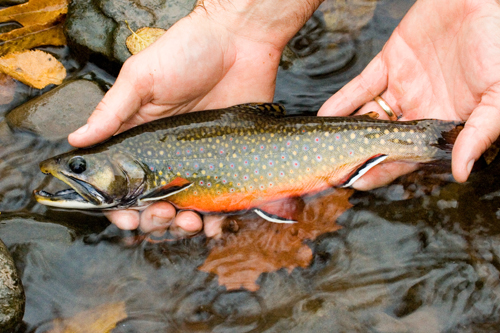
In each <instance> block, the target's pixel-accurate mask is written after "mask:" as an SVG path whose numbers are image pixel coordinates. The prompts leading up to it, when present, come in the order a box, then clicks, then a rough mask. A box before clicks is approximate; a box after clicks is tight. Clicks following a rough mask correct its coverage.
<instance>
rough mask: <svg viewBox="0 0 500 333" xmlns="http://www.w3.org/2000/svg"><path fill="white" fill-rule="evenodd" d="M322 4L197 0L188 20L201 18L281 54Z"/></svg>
mask: <svg viewBox="0 0 500 333" xmlns="http://www.w3.org/2000/svg"><path fill="white" fill-rule="evenodd" d="M322 1H323V0H285V1H279V2H277V1H276V0H199V1H198V5H197V6H196V7H195V9H194V10H193V12H192V13H191V14H190V16H192V17H196V16H201V17H203V18H205V19H207V20H210V21H211V23H215V24H217V25H219V26H221V27H222V28H223V29H225V30H227V31H228V32H229V33H231V34H234V35H235V36H237V37H241V38H246V39H249V40H252V41H254V42H258V43H268V44H271V45H272V46H273V47H275V48H277V49H279V50H280V51H281V50H282V49H283V48H284V47H285V46H286V44H287V43H288V41H289V40H290V39H291V38H292V37H293V36H294V35H295V34H296V33H297V31H299V29H300V28H301V27H302V26H303V25H304V24H305V22H306V21H307V20H308V19H309V17H311V15H312V14H313V13H314V11H315V10H316V9H317V8H318V6H319V5H320V4H321V2H322Z"/></svg>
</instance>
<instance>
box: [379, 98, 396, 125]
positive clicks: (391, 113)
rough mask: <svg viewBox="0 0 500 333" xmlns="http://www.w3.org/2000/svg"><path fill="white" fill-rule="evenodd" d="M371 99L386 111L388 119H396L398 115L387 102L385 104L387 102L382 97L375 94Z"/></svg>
mask: <svg viewBox="0 0 500 333" xmlns="http://www.w3.org/2000/svg"><path fill="white" fill-rule="evenodd" d="M373 100H374V101H375V102H377V104H378V105H380V107H381V108H382V110H384V111H385V113H387V115H388V116H389V119H390V120H398V116H396V114H395V113H394V111H392V109H391V107H390V106H389V104H387V102H386V101H384V99H383V98H382V97H380V96H375V98H374V99H373Z"/></svg>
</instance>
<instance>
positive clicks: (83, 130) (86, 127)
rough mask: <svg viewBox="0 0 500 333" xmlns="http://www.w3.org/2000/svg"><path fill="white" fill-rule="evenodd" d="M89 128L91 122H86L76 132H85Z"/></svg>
mask: <svg viewBox="0 0 500 333" xmlns="http://www.w3.org/2000/svg"><path fill="white" fill-rule="evenodd" d="M88 129H89V124H85V125H83V126H82V127H80V128H79V129H77V130H76V131H75V134H83V133H85V132H87V130H88Z"/></svg>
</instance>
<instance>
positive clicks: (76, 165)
mask: <svg viewBox="0 0 500 333" xmlns="http://www.w3.org/2000/svg"><path fill="white" fill-rule="evenodd" d="M68 166H69V168H70V169H71V171H73V172H74V173H76V174H80V173H82V172H84V171H85V170H86V169H87V162H85V159H84V158H83V157H81V156H76V157H73V158H72V159H70V160H69V162H68Z"/></svg>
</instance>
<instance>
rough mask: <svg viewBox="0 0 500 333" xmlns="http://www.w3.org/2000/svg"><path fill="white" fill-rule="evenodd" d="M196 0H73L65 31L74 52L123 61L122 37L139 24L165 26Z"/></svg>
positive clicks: (177, 18)
mask: <svg viewBox="0 0 500 333" xmlns="http://www.w3.org/2000/svg"><path fill="white" fill-rule="evenodd" d="M195 3H196V0H95V1H88V0H73V1H71V4H70V6H69V9H68V16H67V19H66V26H65V33H66V36H67V38H68V45H70V47H71V48H72V49H74V50H76V51H77V53H80V54H87V55H90V53H98V54H100V55H101V56H103V57H105V58H106V59H108V60H111V61H113V62H118V63H123V62H125V60H127V58H128V57H130V56H131V54H130V52H129V51H128V49H127V47H126V46H125V39H126V38H127V37H128V36H129V35H130V34H131V32H130V30H129V29H128V28H127V25H126V23H125V21H127V22H128V24H129V26H130V28H131V29H133V30H134V31H135V30H137V29H139V28H142V27H156V28H163V29H168V28H170V26H172V25H173V24H174V23H175V22H177V21H178V20H180V19H181V18H183V17H184V16H186V15H187V14H189V13H190V12H191V10H192V9H193V7H194V5H195Z"/></svg>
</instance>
